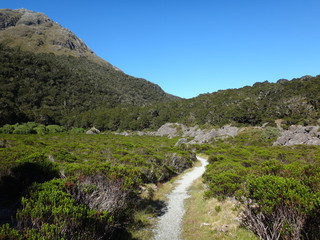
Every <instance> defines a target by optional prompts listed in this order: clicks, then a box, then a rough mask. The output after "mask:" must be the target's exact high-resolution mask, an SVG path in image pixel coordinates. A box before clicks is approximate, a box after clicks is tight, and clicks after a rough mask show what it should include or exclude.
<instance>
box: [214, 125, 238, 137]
mask: <svg viewBox="0 0 320 240" xmlns="http://www.w3.org/2000/svg"><path fill="white" fill-rule="evenodd" d="M238 133H239V128H237V127H231V126H229V125H226V126H223V127H222V128H220V129H219V130H218V135H219V136H230V137H234V136H236V135H237V134H238Z"/></svg>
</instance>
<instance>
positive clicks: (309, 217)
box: [199, 128, 320, 239]
mask: <svg viewBox="0 0 320 240" xmlns="http://www.w3.org/2000/svg"><path fill="white" fill-rule="evenodd" d="M272 132H273V131H271V129H270V128H269V129H264V130H261V129H248V130H247V131H244V132H242V133H241V134H240V135H238V136H237V137H235V138H228V139H226V140H224V141H222V140H217V141H215V142H214V143H213V144H212V145H202V146H199V150H201V151H204V152H205V153H206V154H208V155H209V156H210V157H209V162H210V164H209V165H208V167H207V171H206V173H205V174H204V176H203V177H204V181H205V183H206V184H207V186H208V190H207V191H206V192H205V196H206V197H207V198H211V197H216V198H218V199H220V200H224V199H228V198H234V197H235V198H236V199H237V200H238V201H239V203H241V204H242V206H243V207H244V209H243V211H242V215H241V216H240V217H241V224H242V225H243V226H244V227H246V228H248V229H250V230H251V231H253V232H254V233H255V234H256V235H257V236H259V237H260V238H261V239H318V238H319V236H320V229H319V223H320V218H319V216H320V212H319V209H320V194H319V192H320V191H319V190H320V151H319V150H320V149H319V147H318V146H303V145H296V146H291V147H279V146H271V143H272V142H273V141H274V136H273V134H271V133H272Z"/></svg>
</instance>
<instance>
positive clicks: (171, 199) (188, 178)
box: [154, 156, 208, 240]
mask: <svg viewBox="0 0 320 240" xmlns="http://www.w3.org/2000/svg"><path fill="white" fill-rule="evenodd" d="M197 159H198V160H199V161H201V163H202V166H200V167H195V168H194V169H193V170H192V171H191V172H187V173H186V174H184V175H183V177H182V178H181V179H180V180H178V181H177V182H176V183H178V185H177V186H176V188H175V189H174V190H173V191H172V193H170V194H169V195H168V206H167V208H168V210H167V212H166V213H165V214H164V215H162V216H161V217H160V219H159V223H158V226H157V229H156V230H155V237H154V240H180V239H182V238H181V236H180V233H181V225H182V224H181V223H182V217H183V214H184V213H185V209H184V205H183V202H184V200H185V199H186V198H188V197H189V194H188V193H187V190H188V188H189V187H190V186H191V184H192V183H193V181H194V180H196V179H197V178H199V177H201V175H202V174H203V173H204V171H205V167H206V165H207V164H208V161H207V160H206V159H205V158H201V157H198V156H197Z"/></svg>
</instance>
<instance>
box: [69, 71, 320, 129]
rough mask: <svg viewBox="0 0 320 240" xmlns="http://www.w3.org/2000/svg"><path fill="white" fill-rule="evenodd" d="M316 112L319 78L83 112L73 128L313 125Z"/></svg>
mask: <svg viewBox="0 0 320 240" xmlns="http://www.w3.org/2000/svg"><path fill="white" fill-rule="evenodd" d="M319 109H320V76H317V77H311V76H306V77H302V78H296V79H292V80H291V81H288V80H284V79H282V80H279V81H278V82H277V83H270V82H262V83H256V84H254V85H253V86H246V87H243V88H240V89H228V90H222V91H218V92H214V93H210V94H202V95H200V96H198V97H195V98H192V99H181V100H178V101H174V102H169V103H165V104H156V105H152V106H145V107H136V108H128V107H118V108H116V109H103V108H102V109H100V110H99V111H89V112H87V113H86V112H84V113H82V114H80V115H79V116H78V118H77V119H76V121H74V122H73V124H75V125H76V126H90V125H92V124H94V125H95V126H98V127H99V128H101V129H110V130H116V129H118V128H120V129H132V130H139V129H140V130H141V129H144V128H154V129H155V128H159V127H160V126H161V125H163V124H165V123H167V122H179V123H184V124H186V125H189V126H193V125H196V124H198V125H209V126H210V125H213V126H223V125H225V124H232V125H236V126H241V125H262V124H264V123H269V126H272V125H275V120H277V119H281V123H282V124H283V125H291V124H302V125H308V124H310V125H312V124H315V125H317V124H318V119H319V117H320V114H319Z"/></svg>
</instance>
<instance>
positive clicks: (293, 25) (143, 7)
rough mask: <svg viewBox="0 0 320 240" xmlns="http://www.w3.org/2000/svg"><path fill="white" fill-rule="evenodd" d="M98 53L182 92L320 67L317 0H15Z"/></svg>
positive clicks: (242, 83) (247, 82)
mask: <svg viewBox="0 0 320 240" xmlns="http://www.w3.org/2000/svg"><path fill="white" fill-rule="evenodd" d="M21 7H23V8H27V9H30V10H33V11H36V12H43V13H45V14H47V15H48V16H49V17H50V18H51V19H53V20H54V21H56V22H58V23H59V24H61V25H62V26H64V27H66V28H68V29H70V30H71V31H72V32H74V33H75V34H76V35H78V37H80V38H81V39H82V40H84V41H85V42H86V44H87V45H88V46H89V47H90V48H91V49H92V50H93V51H94V52H95V53H96V54H97V55H98V56H100V57H102V58H103V59H105V60H107V61H108V62H110V63H111V64H113V65H115V66H117V67H118V68H120V69H122V70H123V71H124V72H126V73H127V74H130V75H132V76H135V77H141V78H145V79H147V80H149V81H151V82H154V83H156V84H158V85H159V86H161V87H162V88H163V89H164V90H165V91H166V92H168V93H171V94H174V95H177V96H180V97H185V98H190V97H195V96H197V95H199V94H201V93H207V92H214V91H217V90H221V89H228V88H239V87H243V86H246V85H252V84H254V83H255V82H262V81H265V80H268V81H270V82H275V81H277V80H278V79H281V78H286V79H292V78H295V77H301V76H303V75H318V74H320V69H319V65H320V64H319V63H320V18H319V10H320V1H319V0H291V1H288V0H269V1H262V0H241V1H240V0H220V1H217V0H193V1H190V0H171V1H169V0H160V1H153V0H135V1H133V0H104V1H103V0H101V1H95V0H92V1H72V0H69V1H66V0H64V1H61V0H55V1H43V0H41V1H37V0H34V1H32V0H28V1H26V0H10V1H6V2H4V3H2V4H1V5H0V8H12V9H16V8H21Z"/></svg>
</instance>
